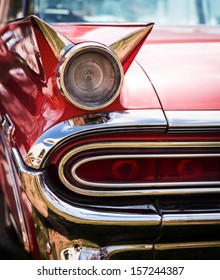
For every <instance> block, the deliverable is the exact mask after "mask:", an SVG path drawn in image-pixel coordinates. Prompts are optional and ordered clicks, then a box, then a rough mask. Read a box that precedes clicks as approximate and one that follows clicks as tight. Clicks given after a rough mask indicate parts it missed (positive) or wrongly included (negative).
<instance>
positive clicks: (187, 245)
mask: <svg viewBox="0 0 220 280" xmlns="http://www.w3.org/2000/svg"><path fill="white" fill-rule="evenodd" d="M210 247H220V241H195V242H178V243H164V244H155V245H154V248H155V249H156V250H159V251H164V250H176V249H195V248H210Z"/></svg>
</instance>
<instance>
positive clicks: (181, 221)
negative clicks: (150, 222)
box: [162, 213, 220, 226]
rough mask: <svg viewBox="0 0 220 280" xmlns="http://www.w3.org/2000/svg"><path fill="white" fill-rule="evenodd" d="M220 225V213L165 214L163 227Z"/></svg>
mask: <svg viewBox="0 0 220 280" xmlns="http://www.w3.org/2000/svg"><path fill="white" fill-rule="evenodd" d="M201 224H202V225H212V224H218V225H219V224H220V213H184V214H165V215H163V218H162V225H163V226H186V225H201Z"/></svg>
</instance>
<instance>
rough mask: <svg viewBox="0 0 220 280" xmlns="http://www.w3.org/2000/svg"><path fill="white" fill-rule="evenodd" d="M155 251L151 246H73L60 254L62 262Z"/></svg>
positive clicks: (106, 258)
mask: <svg viewBox="0 0 220 280" xmlns="http://www.w3.org/2000/svg"><path fill="white" fill-rule="evenodd" d="M149 250H153V245H151V244H132V245H116V246H107V247H98V248H97V247H88V246H80V245H79V246H78V247H77V246H73V247H69V248H65V249H63V250H62V251H61V252H60V259H61V260H108V259H110V258H111V257H112V256H113V255H114V254H117V253H120V252H126V251H129V252H130V251H149Z"/></svg>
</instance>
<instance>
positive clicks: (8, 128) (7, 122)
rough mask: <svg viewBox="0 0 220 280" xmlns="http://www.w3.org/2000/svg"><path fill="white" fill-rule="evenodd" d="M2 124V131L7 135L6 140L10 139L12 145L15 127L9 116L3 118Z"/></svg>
mask: <svg viewBox="0 0 220 280" xmlns="http://www.w3.org/2000/svg"><path fill="white" fill-rule="evenodd" d="M1 122H2V129H3V131H4V133H5V135H6V138H7V139H8V141H9V143H11V141H12V133H13V131H14V125H13V123H12V121H11V119H10V118H9V116H8V115H7V114H6V115H4V116H3V117H2V120H1Z"/></svg>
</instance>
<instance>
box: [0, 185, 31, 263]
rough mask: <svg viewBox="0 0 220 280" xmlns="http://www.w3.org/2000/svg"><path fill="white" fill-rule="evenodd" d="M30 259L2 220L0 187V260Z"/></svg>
mask: <svg viewBox="0 0 220 280" xmlns="http://www.w3.org/2000/svg"><path fill="white" fill-rule="evenodd" d="M26 259H30V258H29V256H28V254H26V253H25V251H24V250H23V248H22V245H21V244H20V242H19V240H18V237H17V235H16V233H15V231H14V230H13V229H7V228H6V226H5V222H4V204H3V196H2V191H1V189H0V260H26Z"/></svg>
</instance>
